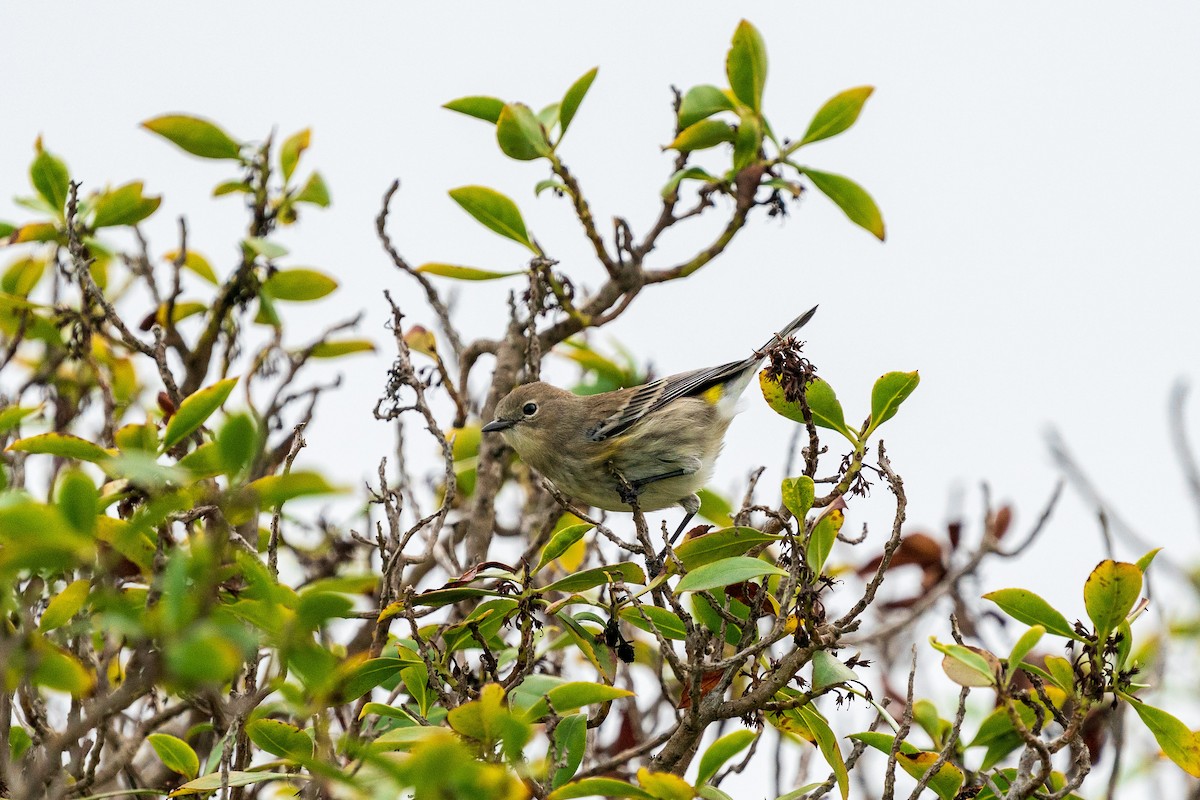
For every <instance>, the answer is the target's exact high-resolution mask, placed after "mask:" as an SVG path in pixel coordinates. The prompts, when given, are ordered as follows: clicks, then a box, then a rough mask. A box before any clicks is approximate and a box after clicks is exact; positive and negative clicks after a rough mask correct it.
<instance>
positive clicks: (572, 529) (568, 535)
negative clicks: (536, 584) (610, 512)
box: [533, 522, 594, 573]
mask: <svg viewBox="0 0 1200 800" xmlns="http://www.w3.org/2000/svg"><path fill="white" fill-rule="evenodd" d="M593 527H594V526H593V525H592V524H591V523H590V522H584V523H581V524H579V525H569V526H567V527H566V528H563V529H562V530H561V531H559V532H558V533H556V534H554V535H553V536H551V537H550V541H548V542H546V546H545V547H543V548H542V555H541V556H540V557H539V558H538V563H537V566H536V567H534V568H533V571H534V572H535V573H537V572H541V571H542V568H544V567H545V566H546V565H547V564H549V563H550V562H551V561H553V560H554V559H556V558H558V557H559V556H561V555H562V554H563V553H565V552H567V550H568V549H569V548H570V547H571V545H573V544H575V543H576V542H578V541H579V540H580V539H582V538H583V536H584V534H586V533H587V532H588V531H590V530H591V529H592V528H593Z"/></svg>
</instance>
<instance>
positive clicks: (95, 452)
mask: <svg viewBox="0 0 1200 800" xmlns="http://www.w3.org/2000/svg"><path fill="white" fill-rule="evenodd" d="M8 449H9V450H15V451H18V452H22V453H42V454H46V455H52V456H58V457H59V458H71V459H75V460H76V461H90V462H91V463H93V464H101V463H103V462H105V461H107V460H108V459H109V458H111V457H112V455H113V454H112V453H111V452H110V451H108V450H105V449H104V448H103V447H101V446H100V445H98V444H95V443H93V442H89V441H88V440H87V439H81V438H79V437H78V436H72V435H71V434H69V433H39V434H38V435H37V436H27V437H26V438H24V439H18V440H17V441H15V442H13V443H12V444H10V445H9V446H8Z"/></svg>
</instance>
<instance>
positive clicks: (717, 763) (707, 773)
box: [696, 729, 758, 784]
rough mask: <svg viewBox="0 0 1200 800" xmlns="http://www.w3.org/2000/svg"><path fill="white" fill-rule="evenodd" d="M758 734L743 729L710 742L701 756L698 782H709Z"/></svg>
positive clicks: (697, 776) (697, 775) (697, 774)
mask: <svg viewBox="0 0 1200 800" xmlns="http://www.w3.org/2000/svg"><path fill="white" fill-rule="evenodd" d="M757 735H758V734H756V733H755V732H754V731H749V730H745V729H742V730H737V731H734V732H733V733H727V734H725V735H724V736H722V737H721V738H720V739H717V740H716V741H715V742H713V743H712V744H710V745H709V746H708V749H706V750H705V751H704V755H702V756H700V767H699V771H698V772H697V773H696V783H697V784H701V783H708V782H709V780H711V779H712V777H713V776H714V775H716V774H717V770H719V769H720V768H721V767H722V766H724V765H725V762H726V761H728V760H729V759H731V758H733V757H734V756H736V755H737V754H738V753H740V752H742V751H743V750H745V749H746V748H747V747H749V746H750V743H751V742H753V741H754V738H755V737H756V736H757Z"/></svg>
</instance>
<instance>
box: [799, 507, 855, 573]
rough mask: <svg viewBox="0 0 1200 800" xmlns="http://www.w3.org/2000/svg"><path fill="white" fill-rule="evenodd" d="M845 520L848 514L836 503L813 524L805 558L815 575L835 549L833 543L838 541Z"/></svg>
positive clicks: (819, 571)
mask: <svg viewBox="0 0 1200 800" xmlns="http://www.w3.org/2000/svg"><path fill="white" fill-rule="evenodd" d="M845 520H846V515H845V514H844V513H843V512H842V509H841V508H839V507H838V506H837V505H834V506H830V507H829V508H827V509H826V510H825V513H824V514H822V515H821V517H820V518H819V519H818V520H817V524H816V525H814V526H813V531H812V536H810V537H809V538H808V545H807V547H806V548H805V552H804V560H805V563H807V564H808V568H809V569H810V570H812V572H813V574H814V575H820V574H821V570H822V569H824V567H825V561H826V560H827V559H828V558H829V553H830V551H832V550H833V543H834V542H835V541H837V535H838V533H839V532H840V531H841V530H842V523H843V522H845Z"/></svg>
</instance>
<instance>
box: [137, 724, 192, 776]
mask: <svg viewBox="0 0 1200 800" xmlns="http://www.w3.org/2000/svg"><path fill="white" fill-rule="evenodd" d="M146 741H147V742H149V743H150V746H151V747H152V748H154V752H155V753H157V754H158V758H159V760H160V761H162V763H163V766H165V767H166V768H167V769H169V770H171V771H172V772H177V773H179V774H180V775H182V776H183V777H185V778H194V777H196V776H197V775H198V774H199V773H200V758H199V757H198V756H197V755H196V751H195V750H193V749H192V747H191V745H189V744H188V743H187V742H185V741H184V740H183V739H180V738H178V737H176V736H172V735H171V734H169V733H152V734H150V735H149V736H147V737H146Z"/></svg>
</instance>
